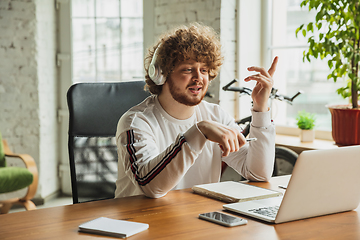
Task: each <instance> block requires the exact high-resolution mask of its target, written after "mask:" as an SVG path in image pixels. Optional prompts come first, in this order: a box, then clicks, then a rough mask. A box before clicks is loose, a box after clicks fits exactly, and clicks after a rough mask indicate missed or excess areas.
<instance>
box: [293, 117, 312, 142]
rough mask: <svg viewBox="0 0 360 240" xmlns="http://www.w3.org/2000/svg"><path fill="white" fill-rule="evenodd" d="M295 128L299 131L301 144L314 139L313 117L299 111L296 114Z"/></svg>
mask: <svg viewBox="0 0 360 240" xmlns="http://www.w3.org/2000/svg"><path fill="white" fill-rule="evenodd" d="M296 120H297V123H296V124H297V126H298V127H299V128H300V129H301V132H300V139H301V141H302V142H312V141H314V138H315V132H314V126H315V115H314V114H311V113H308V112H305V111H301V112H298V114H297V117H296Z"/></svg>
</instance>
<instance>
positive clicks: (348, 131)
mask: <svg viewBox="0 0 360 240" xmlns="http://www.w3.org/2000/svg"><path fill="white" fill-rule="evenodd" d="M327 107H328V108H329V110H330V112H331V121H332V137H333V139H334V141H335V143H336V144H338V145H344V146H349V145H360V109H352V108H351V106H350V105H334V106H327Z"/></svg>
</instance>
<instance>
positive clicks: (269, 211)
mask: <svg viewBox="0 0 360 240" xmlns="http://www.w3.org/2000/svg"><path fill="white" fill-rule="evenodd" d="M278 210H279V206H269V207H261V208H255V209H251V210H249V212H252V213H257V214H261V215H264V216H267V217H270V218H275V217H276V214H277V212H278Z"/></svg>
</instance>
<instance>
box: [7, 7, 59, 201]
mask: <svg viewBox="0 0 360 240" xmlns="http://www.w3.org/2000/svg"><path fill="white" fill-rule="evenodd" d="M55 29H56V27H55V13H54V2H53V1H47V0H33V1H28V0H22V1H13V0H1V1H0V32H1V34H0V131H1V132H2V134H3V138H5V139H7V140H8V142H9V145H10V147H11V148H12V150H13V151H14V152H18V153H28V154H30V155H31V156H32V157H33V158H34V159H35V161H36V163H37V165H38V169H39V177H40V178H39V188H38V192H37V194H36V196H35V197H36V198H44V197H46V196H48V195H50V194H52V193H54V192H56V191H57V190H58V178H57V151H56V148H57V142H56V129H57V127H56V100H55V99H56V77H55V76H56V67H55V51H56V47H55V46H56V41H55Z"/></svg>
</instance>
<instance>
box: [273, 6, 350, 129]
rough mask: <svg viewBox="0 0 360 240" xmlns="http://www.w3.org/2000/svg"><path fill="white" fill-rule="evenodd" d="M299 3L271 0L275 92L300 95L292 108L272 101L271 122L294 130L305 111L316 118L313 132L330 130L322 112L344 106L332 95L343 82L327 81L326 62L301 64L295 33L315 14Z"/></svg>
mask: <svg viewBox="0 0 360 240" xmlns="http://www.w3.org/2000/svg"><path fill="white" fill-rule="evenodd" d="M301 2H302V1H301V0H273V2H272V14H270V16H269V19H268V20H269V21H271V22H272V24H271V26H272V29H271V41H270V42H271V46H269V47H268V48H267V51H270V54H269V55H270V56H271V59H273V58H274V57H275V56H279V60H280V61H279V64H278V68H277V70H276V75H275V77H276V78H275V88H278V89H279V91H278V92H279V93H281V94H285V95H287V96H292V95H294V94H295V93H296V92H297V91H298V90H303V91H304V93H303V94H302V95H300V96H299V97H298V98H296V99H295V100H294V103H293V105H289V104H287V103H285V102H279V101H276V100H275V101H273V106H272V109H273V112H272V113H273V115H272V116H273V119H274V120H275V122H276V124H277V125H287V126H294V127H295V126H296V120H295V118H296V114H297V112H298V111H301V110H305V111H308V112H311V113H315V114H316V129H317V130H327V131H329V130H331V115H330V112H329V110H328V109H327V108H326V105H328V104H341V103H346V100H344V99H342V98H341V97H340V96H339V95H337V93H336V89H337V88H339V87H341V86H344V84H345V83H344V82H343V81H341V80H338V82H337V83H334V82H333V80H327V75H328V74H329V73H330V70H329V69H328V66H327V61H325V60H323V61H321V60H315V59H312V61H311V63H309V62H307V61H305V62H303V60H302V59H303V52H304V50H306V49H307V46H308V44H307V39H306V38H304V37H303V36H302V34H301V33H299V34H298V37H296V35H295V30H296V29H297V28H298V27H299V26H300V25H301V24H303V23H308V22H311V21H314V19H315V15H316V12H309V11H308V9H307V8H306V7H304V8H300V3H301Z"/></svg>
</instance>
